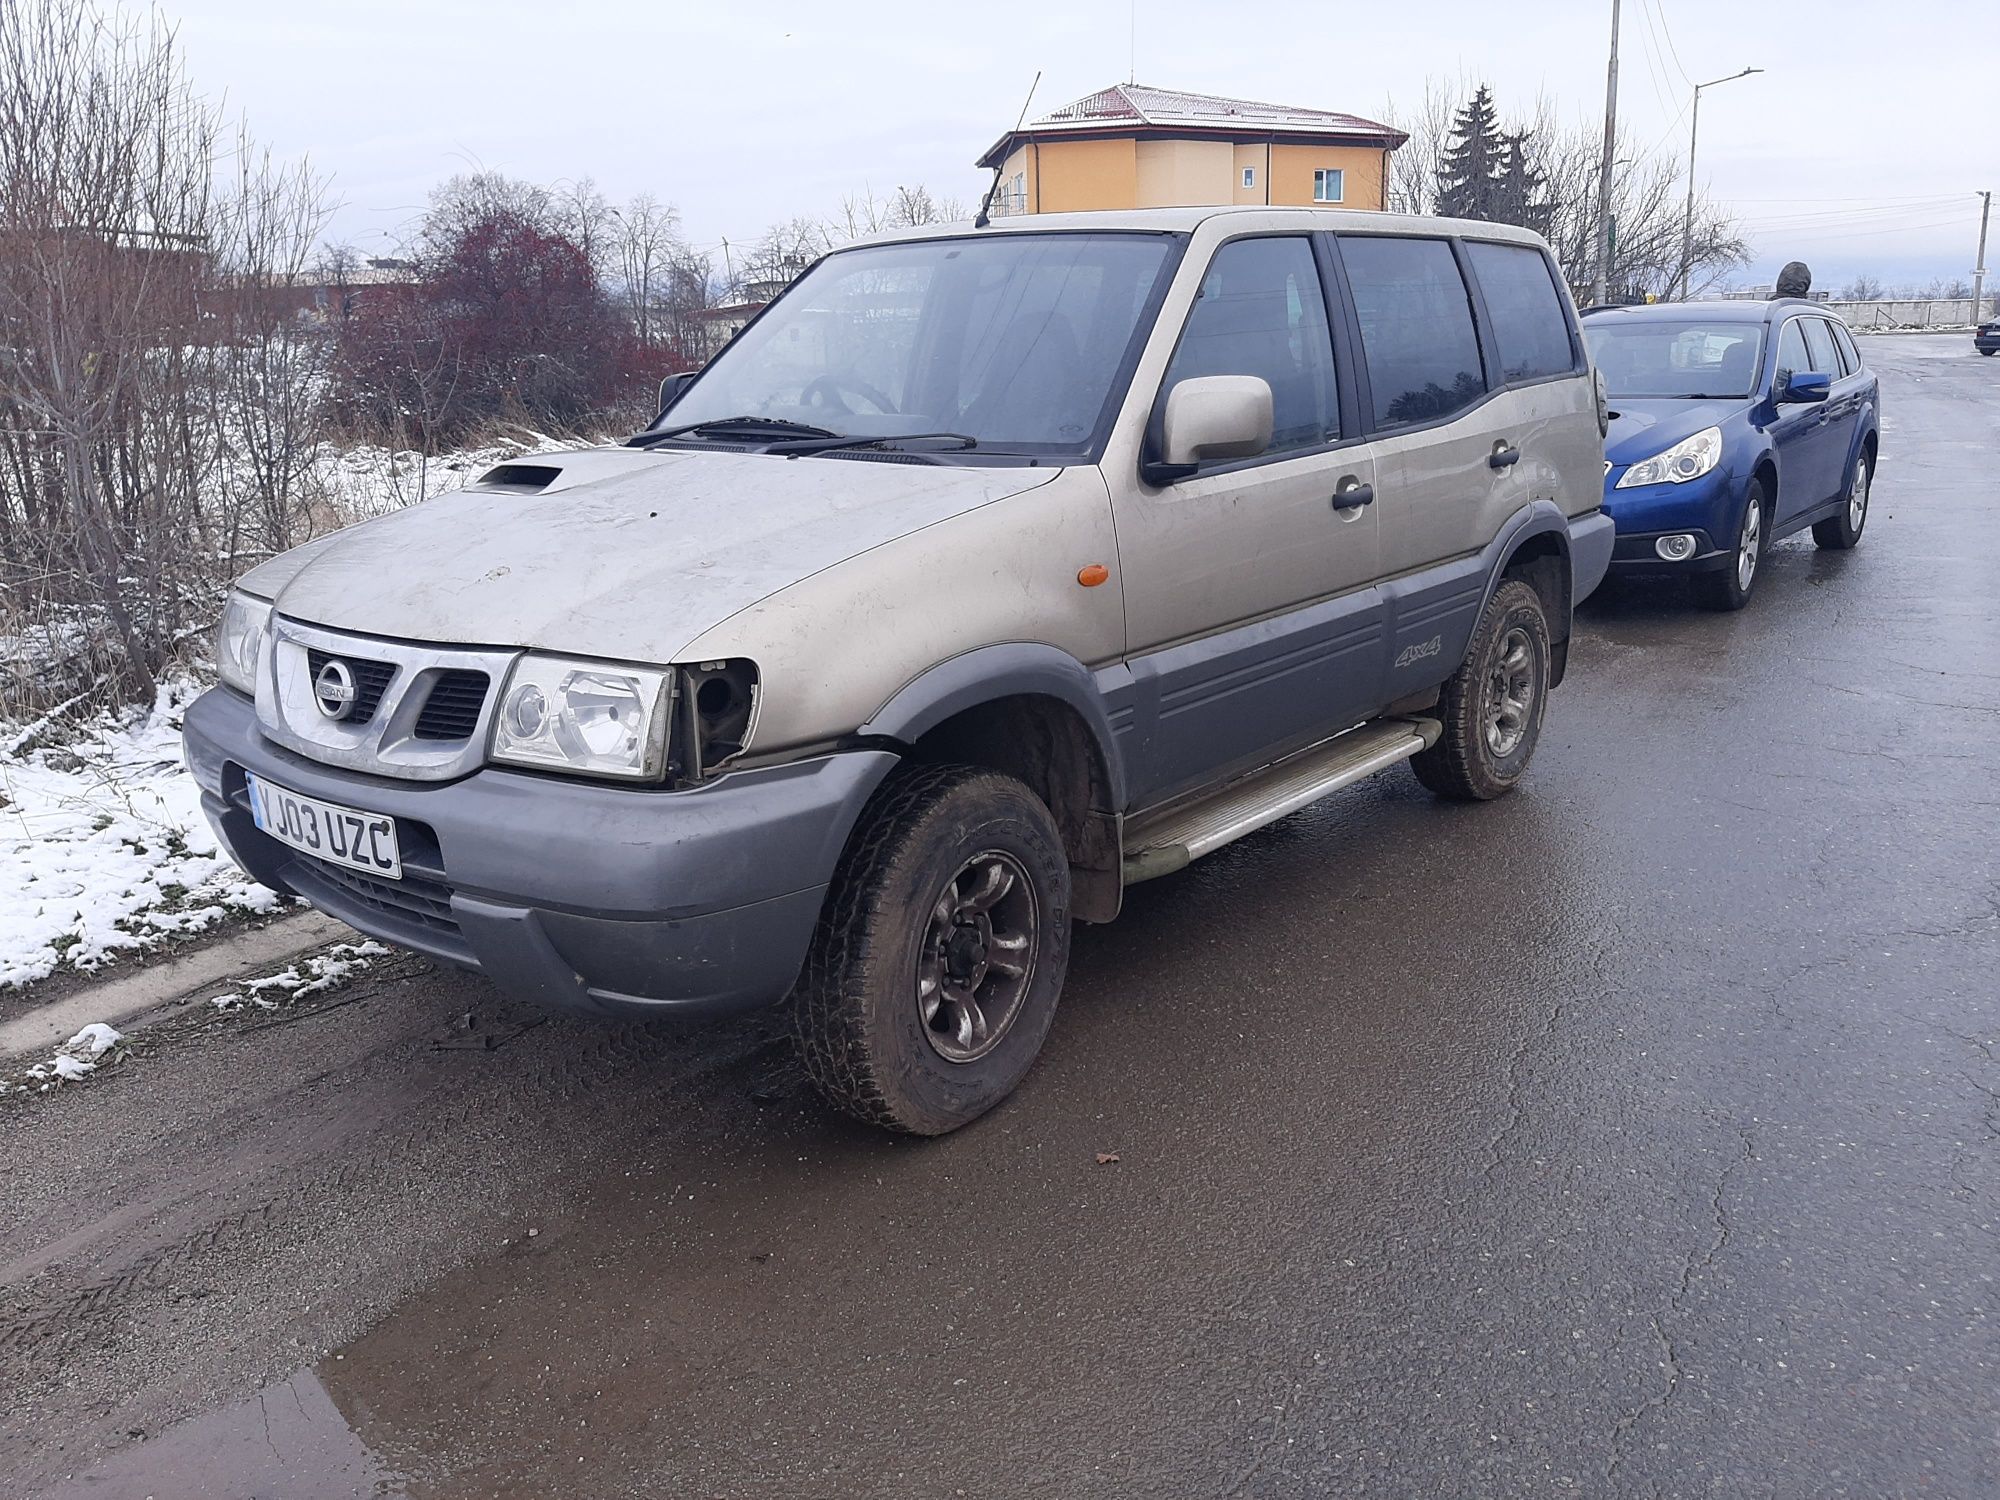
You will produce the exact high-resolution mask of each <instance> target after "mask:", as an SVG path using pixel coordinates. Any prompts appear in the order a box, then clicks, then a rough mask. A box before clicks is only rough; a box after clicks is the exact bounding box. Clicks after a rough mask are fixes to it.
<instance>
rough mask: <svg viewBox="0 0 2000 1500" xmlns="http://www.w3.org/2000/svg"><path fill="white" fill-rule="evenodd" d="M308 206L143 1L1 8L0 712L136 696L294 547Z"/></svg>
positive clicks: (314, 376) (298, 173) (313, 386)
mask: <svg viewBox="0 0 2000 1500" xmlns="http://www.w3.org/2000/svg"><path fill="white" fill-rule="evenodd" d="M232 147H233V151H232V149H231V148H232ZM223 159H231V160H233V161H234V163H235V167H236V172H235V176H234V178H233V180H227V181H218V178H217V174H216V172H215V164H216V162H217V161H219V160H223ZM324 204H325V195H324V192H323V189H322V187H321V185H320V183H319V181H318V180H317V179H316V178H314V177H313V176H312V175H311V173H310V172H309V171H307V170H305V169H303V168H286V167H281V166H279V165H277V164H275V163H273V162H272V161H271V159H270V158H269V157H267V156H265V155H263V154H261V153H259V152H258V151H257V150H256V148H255V146H254V143H252V142H251V141H249V140H248V138H247V137H243V136H238V137H236V138H235V139H234V140H233V141H232V140H231V139H230V138H228V137H227V136H226V135H225V133H224V128H223V119H222V114H221V110H220V107H219V106H218V105H216V104H214V103H212V102H210V101H208V100H206V99H204V98H203V97H202V96H200V95H199V94H198V93H197V92H196V91H195V90H194V88H193V86H192V85H191V83H190V82H189V80H188V77H187V75H186V73H185V71H184V69H183V66H182V63H181V59H180V54H179V50H178V47H177V46H176V44H175V40H174V37H173V35H172V33H171V31H169V30H168V29H167V28H166V27H165V26H164V24H163V23H162V22H160V21H159V19H158V18H157V17H149V18H147V19H145V20H143V21H140V20H132V19H129V18H125V17H121V16H118V15H105V14H102V13H100V12H98V11H97V10H96V9H94V8H93V7H92V6H91V5H89V4H88V3H87V0H16V3H9V4H4V5H0V636H4V637H5V638H6V642H5V645H6V649H5V650H4V651H0V657H4V659H5V661H6V663H7V665H6V669H5V672H4V675H0V713H4V714H6V715H7V716H9V717H13V718H23V717H27V716H28V715H30V714H31V713H32V712H33V711H34V710H35V709H36V708H37V706H39V705H43V704H46V703H49V702H53V701H58V700H60V699H66V698H70V697H73V696H75V695H76V694H77V693H79V692H82V693H85V694H87V695H95V696H97V697H99V698H100V699H116V698H135V697H146V696H150V695H151V694H152V693H153V692H154V690H155V685H156V678H157V675H158V673H159V672H160V671H161V670H162V668H163V667H164V666H165V665H166V663H167V662H168V661H170V660H171V659H172V658H173V657H174V656H175V655H176V653H177V652H178V651H179V650H180V649H181V648H182V646H183V644H184V643H185V642H186V641H188V640H189V639H190V638H194V637H198V636H200V635H201V634H202V633H203V632H204V631H205V630H206V628H207V625H208V622H209V620H210V618H211V617H212V612H213V609H214V604H215V600H216V597H217V594H218V590H219V588H220V586H221V583H222V581H223V580H224V579H226V577H227V576H228V575H229V574H230V573H232V572H234V571H237V570H238V567H239V559H240V558H241V557H242V556H244V555H245V554H246V553H255V552H259V551H265V550H271V549H273V548H276V547H279V546H284V545H287V544H289V543H290V542H291V541H292V540H295V539H296V536H297V523H298V516H299V502H300V498H301V490H302V487H303V484H304V481H305V473H306V470H307V468H308V467H309V465H310V450H311V446H312V445H313V444H314V443H316V441H317V423H316V420H315V418H314V416H313V414H312V412H311V407H312V405H313V403H314V402H315V401H316V399H317V391H318V374H319V371H318V367H317V362H318V360H319V358H320V355H319V353H318V350H317V349H316V348H315V347H314V346H313V345H312V344H311V343H310V340H309V337H308V336H307V335H306V334H305V333H304V332H303V331H301V330H299V329H298V328H297V327H296V326H295V322H296V317H297V311H298V302H297V288H296V282H297V274H298V271H299V268H300V267H301V265H302V264H303V261H304V258H305V256H306V254H307V253H308V251H309V248H310V246H311V244H312V242H313V240H314V238H315V237H316V236H317V234H318V231H319V228H320V226H321V221H322V218H323V214H324Z"/></svg>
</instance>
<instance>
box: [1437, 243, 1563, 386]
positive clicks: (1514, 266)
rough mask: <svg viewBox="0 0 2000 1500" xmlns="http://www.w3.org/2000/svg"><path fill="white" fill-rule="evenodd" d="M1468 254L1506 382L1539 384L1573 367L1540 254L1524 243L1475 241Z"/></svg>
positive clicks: (1560, 308)
mask: <svg viewBox="0 0 2000 1500" xmlns="http://www.w3.org/2000/svg"><path fill="white" fill-rule="evenodd" d="M1465 248H1466V253H1467V254H1468V255H1469V256H1470V257H1471V259H1472V274H1473V275H1474V276H1476V277H1478V278H1479V290H1480V291H1481V293H1483V294H1484V295H1485V298H1486V311H1487V312H1488V313H1489V314H1491V315H1492V318H1493V337H1494V341H1495V342H1496V343H1498V344H1499V346H1500V370H1501V373H1502V375H1503V376H1504V377H1505V378H1506V379H1508V380H1539V379H1540V378H1542V377H1543V376H1545V375H1566V374H1568V373H1569V372H1570V371H1571V370H1573V369H1575V368H1576V353H1575V351H1574V350H1573V349H1571V348H1570V342H1569V320H1568V319H1567V318H1565V317H1564V316H1563V306H1562V298H1561V297H1559V296H1558V295H1557V294H1556V284H1555V281H1554V279H1553V278H1552V277H1551V276H1550V275H1549V263H1548V262H1547V261H1546V260H1544V259H1543V258H1542V252H1541V251H1539V250H1536V249H1534V248H1533V247H1532V246H1528V245H1495V244H1489V243H1486V242H1484V241H1480V240H1474V241H1472V242H1470V243H1469V244H1467V246H1466V247H1465Z"/></svg>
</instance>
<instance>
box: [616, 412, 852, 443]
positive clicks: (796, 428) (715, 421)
mask: <svg viewBox="0 0 2000 1500" xmlns="http://www.w3.org/2000/svg"><path fill="white" fill-rule="evenodd" d="M745 428H748V429H750V431H751V433H752V434H754V435H756V436H763V435H764V434H766V433H768V434H770V435H771V436H773V437H788V438H837V437H839V436H840V434H839V433H837V432H834V431H833V430H831V429H830V428H826V427H814V426H813V425H812V424H811V423H809V422H788V421H786V420H785V419H784V418H783V417H757V416H745V417H711V418H710V419H709V420H708V421H706V422H689V423H687V424H686V425H685V426H682V427H663V428H661V429H660V430H659V431H658V432H642V433H640V434H639V435H638V436H637V437H635V438H631V439H629V440H628V441H627V443H626V446H627V447H631V448H650V447H651V446H652V445H653V444H654V443H659V442H664V441H665V440H666V439H668V438H677V437H685V436H687V435H688V434H689V433H693V434H694V435H695V436H697V437H706V436H708V434H709V433H711V432H717V433H722V434H725V435H727V434H731V433H734V434H736V435H738V436H741V435H742V432H743V429H745Z"/></svg>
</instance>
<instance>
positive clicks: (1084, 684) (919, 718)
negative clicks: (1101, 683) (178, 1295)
mask: <svg viewBox="0 0 2000 1500" xmlns="http://www.w3.org/2000/svg"><path fill="white" fill-rule="evenodd" d="M1016 697H1041V698H1054V699H1056V700H1057V701H1058V702H1060V703H1062V704H1064V705H1065V706H1067V707H1069V708H1071V709H1074V710H1075V711H1076V713H1077V715H1078V717H1080V718H1081V719H1082V720H1083V722H1084V724H1085V726H1086V727H1087V728H1088V729H1089V731H1090V735H1091V738H1092V739H1093V740H1094V741H1095V742H1096V749H1097V754H1098V758H1099V760H1100V762H1101V763H1102V764H1103V767H1104V774H1105V779H1106V781H1107V783H1108V785H1109V790H1110V793H1111V797H1112V804H1111V805H1112V807H1113V808H1120V807H1123V806H1124V805H1125V765H1124V761H1123V758H1122V757H1121V756H1120V755H1119V752H1118V739H1117V736H1116V734H1115V733H1114V732H1113V730H1112V728H1111V716H1110V714H1109V712H1108V711H1107V710H1106V708H1105V705H1104V696H1103V694H1102V693H1100V692H1099V691H1098V689H1097V679H1096V677H1095V675H1094V674H1093V673H1092V672H1091V670H1090V669H1089V668H1088V667H1086V666H1085V665H1084V664H1083V663H1082V662H1080V661H1078V660H1077V659H1076V658H1075V657H1073V656H1071V655H1070V654H1069V653H1068V652H1067V651H1062V650H1059V649H1057V648H1056V647H1054V646H1050V645H1045V644H1042V643H1041V642H1036V641H1011V642H1008V643H1006V644H1003V645H997V646H980V647H977V648H976V649H974V650H971V651H967V652H965V653H963V654H962V655H959V656H954V657H952V658H951V659H950V660H949V661H943V662H940V663H938V664H937V665H936V666H934V667H930V668H928V669H926V670H925V671H923V672H921V673H919V674H918V675H917V676H916V677H914V678H912V679H911V680H910V681H909V682H907V683H905V684H904V685H903V686H902V687H901V688H899V689H897V691H896V693H895V694H894V695H893V696H892V697H891V698H890V699H889V701H888V702H887V703H884V704H883V705H882V706H881V707H880V708H878V709H876V710H875V712H874V713H873V714H871V715H870V716H869V718H868V721H867V722H866V723H864V724H863V725H862V726H861V728H860V730H859V734H860V735H861V736H862V737H863V738H872V739H886V740H894V741H896V742H897V743H899V744H905V745H908V744H913V743H915V742H916V741H917V740H919V739H921V738H922V737H923V736H924V735H925V734H926V733H928V732H929V731H930V730H932V729H935V728H936V727H937V726H938V725H940V724H942V723H943V722H944V721H945V720H946V719H949V718H951V717H952V716H953V715H954V714H959V713H963V712H964V711H965V710H966V709H968V708H977V707H978V706H979V705H980V704H982V703H991V702H994V701H995V700H997V699H1000V698H1016Z"/></svg>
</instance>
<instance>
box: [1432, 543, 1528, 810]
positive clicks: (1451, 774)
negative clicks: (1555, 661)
mask: <svg viewBox="0 0 2000 1500" xmlns="http://www.w3.org/2000/svg"><path fill="white" fill-rule="evenodd" d="M1522 656H1524V658H1525V659H1524V660H1517V657H1522ZM1551 657H1552V653H1551V651H1550V649H1549V620H1548V615H1547V613H1546V612H1545V611H1544V610H1543V609H1542V598H1541V595H1539V594H1537V593H1536V592H1535V591H1534V589H1533V588H1532V587H1531V586H1530V585H1528V584H1527V583H1525V582H1523V581H1522V580H1521V579H1519V578H1504V579H1502V580H1501V582H1500V587H1499V588H1497V589H1495V590H1494V591H1493V597H1492V598H1491V599H1489V600H1488V601H1487V602H1486V609H1485V611H1484V613H1482V614H1481V615H1480V617H1479V624H1478V626H1477V627H1476V628H1475V629H1474V630H1473V632H1472V644H1471V645H1470V646H1469V647H1468V648H1467V650H1466V653H1465V660H1464V661H1463V662H1461V663H1460V664H1459V668H1458V670H1457V671H1456V672H1454V673H1453V674H1452V676H1451V678H1450V680H1449V681H1447V682H1446V683H1445V685H1444V692H1443V694H1442V695H1441V696H1440V698H1439V700H1438V706H1437V716H1438V718H1439V719H1440V720H1441V721H1442V722H1443V724H1444V733H1443V734H1441V735H1439V736H1438V741H1437V743H1436V744H1435V745H1432V746H1431V747H1430V748H1429V749H1428V750H1423V751H1419V752H1418V753H1417V754H1416V755H1415V756H1413V757H1411V760H1410V769H1411V770H1412V771H1414V772H1416V775H1417V780H1418V781H1421V782H1422V783H1423V784H1424V785H1425V786H1427V787H1429V788H1430V789H1431V790H1432V791H1433V792H1436V793H1437V794H1438V795H1439V796H1440V797H1450V798H1452V799H1454V800H1456V801H1461V802H1486V801H1490V800H1491V799H1493V798H1495V797H1501V796H1505V795H1506V794H1507V793H1508V792H1511V791H1513V790H1514V788H1515V786H1516V785H1518V784H1519V782H1520V780H1521V777H1522V776H1523V775H1524V774H1525V773H1526V771H1527V769H1528V761H1529V760H1530V758H1532V757H1533V755H1534V753H1535V743H1536V741H1538V740H1539V739H1540V738H1541V734H1542V715H1543V713H1544V712H1545V711H1546V709H1547V706H1548V700H1549V675H1550V661H1551ZM1524 671H1525V674H1526V679H1525V689H1526V691H1525V695H1523V694H1522V692H1521V691H1520V689H1521V687H1522V686H1523V682H1522V677H1523V672H1524ZM1516 720H1518V722H1514V721H1516ZM1500 726H1504V728H1501V727H1500ZM1496 729H1497V730H1498V732H1496Z"/></svg>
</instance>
